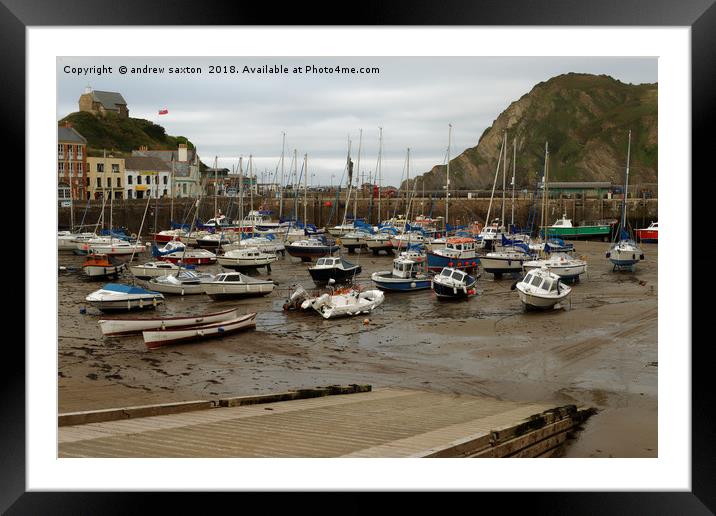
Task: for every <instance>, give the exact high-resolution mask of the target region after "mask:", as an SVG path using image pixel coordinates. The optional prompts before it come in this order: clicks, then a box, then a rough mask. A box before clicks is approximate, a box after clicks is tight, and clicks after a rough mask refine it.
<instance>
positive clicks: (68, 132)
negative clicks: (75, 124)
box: [57, 126, 87, 145]
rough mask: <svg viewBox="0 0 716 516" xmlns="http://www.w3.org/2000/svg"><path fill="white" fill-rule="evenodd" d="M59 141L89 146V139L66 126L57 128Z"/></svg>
mask: <svg viewBox="0 0 716 516" xmlns="http://www.w3.org/2000/svg"><path fill="white" fill-rule="evenodd" d="M57 141H58V142H72V143H84V144H85V145H86V144H87V139H86V138H85V137H84V136H82V135H81V134H80V133H78V132H77V130H76V129H74V128H72V127H65V126H59V127H58V128H57Z"/></svg>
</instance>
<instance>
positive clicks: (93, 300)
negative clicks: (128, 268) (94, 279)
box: [85, 283, 164, 312]
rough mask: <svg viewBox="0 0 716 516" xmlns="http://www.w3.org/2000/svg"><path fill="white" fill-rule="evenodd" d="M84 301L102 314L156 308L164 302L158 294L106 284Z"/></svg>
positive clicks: (138, 288)
mask: <svg viewBox="0 0 716 516" xmlns="http://www.w3.org/2000/svg"><path fill="white" fill-rule="evenodd" d="M85 301H87V302H88V303H89V304H90V305H91V306H94V307H96V308H99V309H100V310H102V311H103V312H106V311H114V310H122V311H123V310H136V309H147V308H156V307H157V305H159V304H161V303H163V302H164V296H163V295H162V294H161V293H160V292H154V291H152V290H146V289H143V288H141V287H135V286H132V285H124V284H121V283H107V284H106V285H105V286H103V287H102V288H101V289H99V290H96V291H94V292H92V293H91V294H89V295H88V296H87V297H86V298H85Z"/></svg>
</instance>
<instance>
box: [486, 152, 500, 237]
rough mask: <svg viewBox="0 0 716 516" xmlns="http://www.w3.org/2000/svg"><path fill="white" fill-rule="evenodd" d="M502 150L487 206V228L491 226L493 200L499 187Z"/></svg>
mask: <svg viewBox="0 0 716 516" xmlns="http://www.w3.org/2000/svg"><path fill="white" fill-rule="evenodd" d="M503 150H504V149H502V148H500V155H499V156H498V158H497V169H495V180H494V181H493V182H492V193H491V194H490V204H488V205H487V217H486V218H485V227H487V226H489V225H490V213H491V212H492V199H493V198H494V197H495V187H496V186H497V175H498V174H499V173H500V162H501V161H502V151H503Z"/></svg>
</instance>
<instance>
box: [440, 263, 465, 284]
mask: <svg viewBox="0 0 716 516" xmlns="http://www.w3.org/2000/svg"><path fill="white" fill-rule="evenodd" d="M440 276H442V277H443V279H447V278H450V279H451V280H452V281H453V282H454V283H458V284H463V283H465V281H466V279H467V273H466V272H463V271H461V270H458V269H451V268H449V267H445V268H444V269H443V270H441V271H440Z"/></svg>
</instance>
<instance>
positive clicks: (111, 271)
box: [82, 253, 127, 279]
mask: <svg viewBox="0 0 716 516" xmlns="http://www.w3.org/2000/svg"><path fill="white" fill-rule="evenodd" d="M126 268H127V264H126V263H124V262H120V261H119V260H117V259H116V258H115V257H114V256H111V255H107V254H95V253H91V254H89V255H87V258H86V259H85V261H84V263H83V264H82V270H83V271H84V273H85V274H86V275H87V276H89V277H90V278H92V279H103V278H109V277H114V278H116V277H117V276H119V273H120V272H122V271H123V270H124V269H126Z"/></svg>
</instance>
